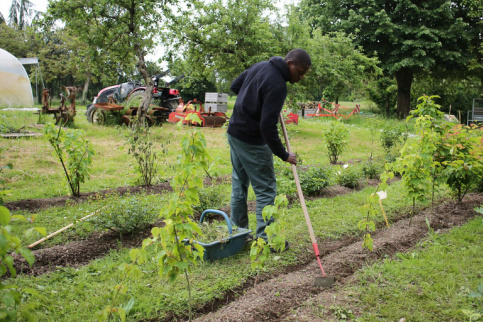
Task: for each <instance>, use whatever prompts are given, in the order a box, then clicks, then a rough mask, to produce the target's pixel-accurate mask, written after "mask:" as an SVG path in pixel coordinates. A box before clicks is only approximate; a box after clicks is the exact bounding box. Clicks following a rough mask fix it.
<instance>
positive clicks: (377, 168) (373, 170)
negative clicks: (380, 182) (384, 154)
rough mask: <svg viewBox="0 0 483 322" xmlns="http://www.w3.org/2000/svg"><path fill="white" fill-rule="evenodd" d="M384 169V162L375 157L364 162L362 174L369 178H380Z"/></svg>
mask: <svg viewBox="0 0 483 322" xmlns="http://www.w3.org/2000/svg"><path fill="white" fill-rule="evenodd" d="M383 171H384V164H383V163H382V162H380V161H376V160H373V159H370V160H367V161H366V162H364V163H363V164H362V174H363V175H364V177H366V178H368V179H379V176H380V175H381V173H382V172H383Z"/></svg>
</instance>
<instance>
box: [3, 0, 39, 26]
mask: <svg viewBox="0 0 483 322" xmlns="http://www.w3.org/2000/svg"><path fill="white" fill-rule="evenodd" d="M4 1H6V0H4ZM32 7H33V4H32V2H31V1H30V0H12V4H11V6H10V12H9V15H8V18H9V19H10V24H11V25H14V26H16V27H18V28H19V29H24V28H25V27H26V26H28V18H29V17H30V16H32V15H33V14H35V10H34V9H33V8H32Z"/></svg>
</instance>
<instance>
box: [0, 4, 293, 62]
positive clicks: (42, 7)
mask: <svg viewBox="0 0 483 322" xmlns="http://www.w3.org/2000/svg"><path fill="white" fill-rule="evenodd" d="M30 2H32V4H33V5H34V6H33V9H35V10H37V11H41V12H45V11H47V5H48V2H49V0H30ZM274 2H275V5H276V6H277V7H278V8H282V7H283V6H285V5H287V4H298V3H299V2H300V0H275V1H274ZM11 4H12V0H0V12H1V13H2V15H3V17H4V18H5V19H6V20H7V21H8V13H9V10H10V6H11ZM156 56H157V55H148V57H146V58H147V59H148V60H156V59H157V58H159V57H156Z"/></svg>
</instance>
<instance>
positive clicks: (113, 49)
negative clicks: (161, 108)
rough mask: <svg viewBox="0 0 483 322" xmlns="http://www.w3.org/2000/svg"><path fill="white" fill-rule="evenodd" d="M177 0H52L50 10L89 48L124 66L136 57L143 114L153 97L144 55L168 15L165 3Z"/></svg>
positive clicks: (150, 47)
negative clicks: (143, 86) (141, 80)
mask: <svg viewBox="0 0 483 322" xmlns="http://www.w3.org/2000/svg"><path fill="white" fill-rule="evenodd" d="M176 2H177V1H176V0H164V1H157V0H53V1H51V2H50V5H49V10H48V11H49V13H50V14H51V15H52V16H53V17H54V18H57V19H61V20H62V21H63V22H64V23H65V25H66V27H68V28H69V29H70V30H72V31H74V32H75V33H76V34H77V36H78V37H79V39H80V40H81V41H83V42H84V43H85V45H86V46H87V47H88V48H89V49H90V50H91V51H92V52H91V53H92V57H93V58H94V59H96V58H97V57H104V58H105V59H106V60H111V61H114V62H116V63H118V64H119V65H121V66H123V65H124V64H125V63H128V64H130V63H131V59H132V57H133V56H135V57H137V64H138V69H139V72H140V73H141V75H142V76H143V78H144V81H145V83H146V91H145V97H144V100H143V102H142V111H141V112H142V114H144V113H145V112H146V111H147V110H148V108H149V103H150V101H151V98H152V89H153V81H152V79H151V75H149V74H148V72H147V68H146V63H145V56H146V54H147V53H148V52H149V51H151V50H152V49H153V48H154V46H155V40H156V38H157V35H158V34H159V33H160V29H161V28H160V24H161V23H162V22H163V20H165V18H166V17H167V16H170V15H171V11H170V10H169V8H168V5H170V4H173V3H176Z"/></svg>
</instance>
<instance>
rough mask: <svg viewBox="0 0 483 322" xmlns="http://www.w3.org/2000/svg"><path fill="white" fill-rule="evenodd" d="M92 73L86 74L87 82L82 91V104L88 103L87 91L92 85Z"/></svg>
mask: <svg viewBox="0 0 483 322" xmlns="http://www.w3.org/2000/svg"><path fill="white" fill-rule="evenodd" d="M91 77H92V73H91V72H87V73H86V82H85V83H84V89H83V90H82V104H85V103H86V98H87V91H88V90H89V84H90V83H91Z"/></svg>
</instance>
